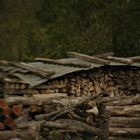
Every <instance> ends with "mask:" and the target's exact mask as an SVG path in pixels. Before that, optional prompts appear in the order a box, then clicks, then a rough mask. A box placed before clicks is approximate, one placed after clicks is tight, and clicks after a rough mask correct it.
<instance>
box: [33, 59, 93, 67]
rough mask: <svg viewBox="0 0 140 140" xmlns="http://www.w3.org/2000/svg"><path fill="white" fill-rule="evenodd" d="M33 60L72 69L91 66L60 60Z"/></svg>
mask: <svg viewBox="0 0 140 140" xmlns="http://www.w3.org/2000/svg"><path fill="white" fill-rule="evenodd" d="M35 60H36V61H41V62H46V63H50V64H57V65H65V66H74V67H83V68H90V67H91V65H88V64H81V63H78V62H64V61H62V60H54V59H48V58H35Z"/></svg>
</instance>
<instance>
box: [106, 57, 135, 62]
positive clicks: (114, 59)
mask: <svg viewBox="0 0 140 140" xmlns="http://www.w3.org/2000/svg"><path fill="white" fill-rule="evenodd" d="M106 59H107V60H111V61H115V62H119V63H124V64H133V60H132V59H127V58H120V57H113V56H108V57H106Z"/></svg>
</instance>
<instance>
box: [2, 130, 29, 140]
mask: <svg viewBox="0 0 140 140" xmlns="http://www.w3.org/2000/svg"><path fill="white" fill-rule="evenodd" d="M12 138H19V140H21V139H22V140H31V137H30V135H29V132H28V131H25V130H13V131H10V130H7V131H0V139H1V140H9V139H12Z"/></svg>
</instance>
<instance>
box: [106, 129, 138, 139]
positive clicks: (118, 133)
mask: <svg viewBox="0 0 140 140" xmlns="http://www.w3.org/2000/svg"><path fill="white" fill-rule="evenodd" d="M109 132H110V136H115V137H127V138H130V137H131V138H140V128H110V129H109Z"/></svg>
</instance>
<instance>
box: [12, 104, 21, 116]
mask: <svg viewBox="0 0 140 140" xmlns="http://www.w3.org/2000/svg"><path fill="white" fill-rule="evenodd" d="M12 112H13V113H14V114H15V115H16V116H21V115H22V114H23V106H22V105H21V104H20V105H14V106H12Z"/></svg>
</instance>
